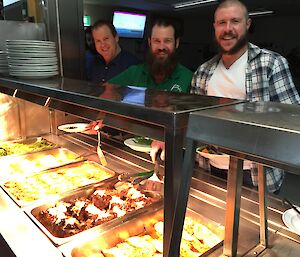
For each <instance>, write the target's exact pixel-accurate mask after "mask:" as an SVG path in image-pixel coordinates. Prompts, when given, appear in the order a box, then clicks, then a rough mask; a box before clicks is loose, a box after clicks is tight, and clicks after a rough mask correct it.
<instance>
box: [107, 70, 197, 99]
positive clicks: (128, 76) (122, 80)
mask: <svg viewBox="0 0 300 257" xmlns="http://www.w3.org/2000/svg"><path fill="white" fill-rule="evenodd" d="M192 76H193V73H192V72H191V71H190V70H189V69H187V68H186V67H184V66H183V65H181V64H177V66H176V68H175V70H174V72H173V73H172V74H171V76H170V77H169V78H168V79H165V80H164V81H163V82H161V83H160V84H156V83H155V82H154V81H153V79H152V77H151V75H150V74H149V71H148V70H147V68H146V66H145V64H139V65H132V66H130V67H129V68H128V69H127V70H125V71H123V72H122V73H120V74H119V75H117V76H115V77H113V78H112V79H110V80H109V81H108V82H109V83H113V84H119V85H123V86H137V87H146V88H153V89H158V90H164V91H173V92H182V93H189V92H190V85H191V80H192Z"/></svg>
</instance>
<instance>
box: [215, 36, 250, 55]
mask: <svg viewBox="0 0 300 257" xmlns="http://www.w3.org/2000/svg"><path fill="white" fill-rule="evenodd" d="M248 40H249V34H248V32H246V33H245V34H244V35H243V36H241V38H240V39H239V40H238V41H237V42H236V44H235V45H234V46H233V47H232V48H231V49H229V50H225V49H224V48H223V47H222V46H221V45H220V43H219V42H218V41H217V39H216V37H215V38H214V41H215V44H216V45H217V48H218V49H219V52H220V53H221V54H236V53H237V52H238V51H239V50H241V49H242V48H243V47H244V46H245V45H246V44H247V43H248Z"/></svg>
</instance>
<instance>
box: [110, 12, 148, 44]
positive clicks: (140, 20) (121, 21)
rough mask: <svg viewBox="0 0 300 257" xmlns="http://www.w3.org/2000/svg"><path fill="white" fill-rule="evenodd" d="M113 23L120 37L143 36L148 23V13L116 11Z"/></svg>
mask: <svg viewBox="0 0 300 257" xmlns="http://www.w3.org/2000/svg"><path fill="white" fill-rule="evenodd" d="M113 24H114V26H115V28H116V30H117V32H118V35H119V37H127V38H143V37H144V31H145V24H146V15H145V14H141V13H129V12H121V11H114V14H113Z"/></svg>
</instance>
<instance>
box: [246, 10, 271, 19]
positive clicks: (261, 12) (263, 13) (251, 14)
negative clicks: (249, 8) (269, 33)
mask: <svg viewBox="0 0 300 257" xmlns="http://www.w3.org/2000/svg"><path fill="white" fill-rule="evenodd" d="M273 13H274V11H269V10H267V11H253V12H249V16H252V17H253V16H261V15H269V14H273Z"/></svg>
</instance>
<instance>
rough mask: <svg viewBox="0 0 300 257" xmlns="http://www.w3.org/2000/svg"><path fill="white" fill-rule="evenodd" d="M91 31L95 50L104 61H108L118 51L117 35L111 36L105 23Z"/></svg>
mask: <svg viewBox="0 0 300 257" xmlns="http://www.w3.org/2000/svg"><path fill="white" fill-rule="evenodd" d="M92 33H93V38H94V42H95V47H96V50H97V52H98V53H99V54H100V55H102V57H103V58H104V60H105V62H106V63H109V62H110V61H112V60H113V59H114V58H115V57H116V56H117V55H118V53H119V45H118V42H119V37H118V36H113V34H112V32H111V30H110V29H109V27H108V26H106V25H103V26H101V27H98V28H96V29H94V30H93V32H92Z"/></svg>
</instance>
